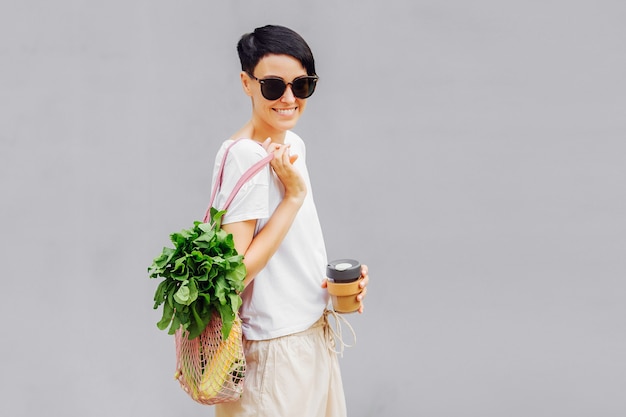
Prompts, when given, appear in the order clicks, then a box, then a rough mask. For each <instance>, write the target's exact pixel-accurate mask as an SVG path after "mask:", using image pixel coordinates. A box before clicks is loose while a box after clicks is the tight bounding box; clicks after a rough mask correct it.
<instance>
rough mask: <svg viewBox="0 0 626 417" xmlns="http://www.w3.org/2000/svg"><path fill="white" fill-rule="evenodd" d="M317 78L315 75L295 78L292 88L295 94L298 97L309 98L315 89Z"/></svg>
mask: <svg viewBox="0 0 626 417" xmlns="http://www.w3.org/2000/svg"><path fill="white" fill-rule="evenodd" d="M316 83H317V78H315V77H301V78H296V79H295V80H293V84H292V87H291V88H292V90H293V95H294V96H296V97H298V98H309V97H311V95H312V94H313V92H314V91H315V85H316Z"/></svg>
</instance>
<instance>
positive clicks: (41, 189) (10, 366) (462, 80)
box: [0, 0, 626, 417]
mask: <svg viewBox="0 0 626 417" xmlns="http://www.w3.org/2000/svg"><path fill="white" fill-rule="evenodd" d="M624 4H625V3H623V2H620V1H601V0H594V1H587V2H583V1H565V0H564V1H553V0H546V1H495V0H492V1H487V0H481V1H473V2H467V1H461V0H455V1H434V0H432V1H424V0H403V1H402V0H390V1H366V0H360V1H357V0H350V1H337V2H323V1H319V2H313V1H307V2H296V1H292V2H285V1H273V0H272V1H269V0H267V1H263V2H261V1H232V0H231V1H224V2H217V1H199V0H198V1H187V0H185V1H166V0H144V1H129V0H123V1H122V0H115V1H113V0H109V1H93V2H86V1H79V0H75V1H71V0H56V1H42V0H40V1H26V0H24V1H3V2H2V4H1V5H0V75H1V77H0V173H1V179H2V181H1V183H0V187H1V188H0V196H1V197H0V198H1V199H2V204H1V206H0V218H1V219H2V220H1V222H2V223H1V230H2V237H3V239H2V243H0V250H1V265H2V266H1V271H2V272H1V274H2V288H1V291H0V294H1V302H0V309H1V310H0V313H1V316H2V318H3V332H2V334H3V336H2V344H1V345H0V346H1V347H0V358H1V368H0V388H1V392H2V400H1V401H0V414H1V415H3V416H11V417H19V416H33V415H39V416H64V417H68V416H77V417H84V416H94V417H95V416H106V417H109V416H116V417H121V416H133V417H134V416H151V417H157V416H210V415H213V409H212V408H209V407H203V406H200V405H197V404H195V403H193V402H192V401H191V400H190V399H189V398H188V397H187V396H186V395H185V394H184V393H183V392H182V391H181V390H180V389H179V388H178V386H177V383H176V382H175V381H174V379H173V372H174V363H173V360H174V351H173V340H172V338H171V337H170V336H168V335H167V334H166V333H165V332H160V331H159V330H157V328H156V326H155V323H156V321H158V319H159V313H158V312H156V311H154V310H152V301H151V300H152V295H153V292H154V289H155V287H156V284H157V283H156V282H155V281H154V280H149V279H148V278H147V274H146V268H147V266H148V265H149V264H150V262H151V260H152V258H153V257H154V256H156V255H157V254H158V252H159V251H160V250H161V248H162V246H164V245H166V244H168V240H167V235H168V234H169V233H170V232H173V231H177V230H180V229H181V228H183V227H188V225H190V223H191V221H193V220H194V219H197V218H198V217H200V216H201V214H202V213H203V211H204V209H205V206H206V204H207V203H208V192H209V187H210V171H211V165H212V162H213V157H214V154H215V151H216V149H217V146H218V144H219V143H220V142H221V141H222V140H223V139H224V138H226V137H228V136H229V135H230V134H231V133H232V132H233V131H234V130H236V129H238V128H239V127H240V125H242V124H243V123H244V122H245V121H246V120H247V118H248V116H249V112H250V110H249V102H248V100H247V98H246V97H245V96H244V95H243V93H242V92H241V89H240V86H239V79H238V70H239V68H238V63H237V57H236V52H235V44H236V42H237V40H238V38H239V36H240V35H241V34H243V33H244V32H247V31H250V30H252V29H253V28H254V27H257V26H260V25H263V24H266V23H278V24H284V25H287V26H290V27H292V28H294V29H295V30H297V31H298V32H300V33H301V34H302V35H303V36H304V37H305V39H307V40H308V41H309V43H310V45H311V47H312V48H313V50H314V53H315V56H316V59H317V63H318V71H319V75H320V77H321V81H320V85H319V89H318V92H316V94H315V95H314V96H313V97H312V98H311V99H310V100H309V105H308V109H307V114H306V115H305V117H304V118H303V120H302V121H301V123H300V124H299V126H298V129H297V131H298V133H300V134H301V135H302V136H303V137H304V138H305V140H306V141H307V143H308V162H309V167H310V170H311V174H312V177H313V183H314V189H315V197H316V200H317V204H318V208H319V212H320V216H321V219H322V222H323V225H324V231H325V235H326V239H327V243H328V253H329V257H331V258H336V257H356V258H358V259H361V260H362V261H363V262H365V263H367V264H369V266H370V269H371V285H370V294H369V296H368V298H367V308H366V313H365V314H364V315H362V316H350V320H351V321H352V324H353V326H354V327H355V329H356V331H357V332H358V343H357V345H356V346H355V347H354V348H351V349H349V350H348V352H347V353H346V355H345V357H344V358H343V359H342V360H341V364H342V368H343V371H344V379H345V385H346V393H347V401H348V405H349V409H350V415H351V416H420V417H440V416H441V417H443V416H446V417H448V416H454V417H456V416H462V417H465V416H468V417H469V416H477V417H478V416H480V417H491V416H493V417H502V416H507V417H517V416H519V417H527V416H532V417H540V416H545V417H554V416H566V417H574V416H581V417H582V416H594V417H596V416H601V417H612V416H616V417H617V416H620V417H622V416H624V415H626V395H625V392H626V357H625V352H626V334H625V333H624V332H625V329H626V327H625V325H626V303H625V295H626V284H625V282H624V279H625V277H626V260H625V259H626V258H625V249H626V219H625V210H626V195H625V188H626V187H625V186H626V181H625V180H626V168H625V166H626V163H625V162H626V161H625V159H626V145H625V144H624V140H625V139H626V121H625V120H626V114H625V113H626V110H625V109H626V81H625V74H626V50H625V44H626V43H625V40H626V29H625V28H626V25H624V22H625V21H626V6H625V5H624ZM302 389H307V387H302Z"/></svg>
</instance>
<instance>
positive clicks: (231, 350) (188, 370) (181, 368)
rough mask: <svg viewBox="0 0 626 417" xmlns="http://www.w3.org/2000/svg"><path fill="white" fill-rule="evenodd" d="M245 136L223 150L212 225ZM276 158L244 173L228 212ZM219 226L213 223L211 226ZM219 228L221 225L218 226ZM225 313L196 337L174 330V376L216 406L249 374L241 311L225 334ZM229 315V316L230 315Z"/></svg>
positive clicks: (238, 391)
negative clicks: (231, 159) (229, 165)
mask: <svg viewBox="0 0 626 417" xmlns="http://www.w3.org/2000/svg"><path fill="white" fill-rule="evenodd" d="M241 140H242V139H237V140H235V141H233V143H232V144H231V145H230V146H229V147H228V148H227V149H226V151H225V152H224V155H223V158H222V163H221V165H220V169H219V171H218V174H217V177H216V181H215V185H214V187H213V192H212V195H211V200H210V203H209V207H208V208H207V211H206V213H205V215H204V220H203V222H204V223H209V224H211V209H212V208H213V202H214V201H215V197H216V195H217V191H218V190H219V189H220V187H221V184H222V177H223V174H224V166H225V165H226V157H227V155H228V151H229V150H230V148H232V147H233V146H234V145H235V144H236V143H238V142H239V141H241ZM273 157H274V155H273V153H270V154H268V155H267V156H266V157H265V158H263V159H261V160H260V161H258V162H256V163H255V164H254V165H253V166H251V167H250V168H249V169H248V170H247V171H246V172H244V174H243V175H242V176H241V178H240V179H239V181H238V182H237V183H236V184H235V186H234V188H233V190H232V191H231V193H230V195H229V196H228V198H227V200H226V202H225V204H224V207H223V208H222V210H224V211H226V210H227V209H228V206H229V205H230V203H231V202H232V201H233V199H234V198H235V195H236V194H237V192H238V191H239V189H240V188H241V187H242V186H243V184H244V183H245V182H246V181H248V180H249V179H250V178H252V177H253V176H254V175H256V174H257V173H259V172H260V171H261V170H262V169H264V168H265V167H266V166H267V165H268V164H269V162H270V161H271V160H272V158H273ZM215 226H216V225H215V224H214V223H213V224H212V227H215ZM217 227H218V228H219V226H217ZM221 313H223V311H222V312H218V311H214V312H213V313H212V314H211V316H210V320H208V324H207V325H206V327H205V328H204V329H203V330H202V331H201V332H200V334H199V335H197V337H193V338H189V332H188V331H187V330H185V329H184V328H183V327H180V328H178V329H177V330H176V331H175V332H174V340H175V345H176V373H175V376H174V377H175V378H176V379H177V380H178V382H179V383H180V386H181V387H182V388H183V390H185V392H187V394H189V396H190V397H191V398H192V399H193V400H195V401H197V402H199V403H200V404H205V405H213V404H219V403H224V402H230V401H236V400H238V399H239V398H241V395H242V393H243V389H244V378H245V374H246V360H245V355H244V350H243V339H242V325H241V318H240V317H239V314H238V312H236V311H235V312H234V313H233V314H234V321H233V323H232V327H231V329H230V332H229V333H227V335H224V334H223V331H222V330H223V329H222V327H223V322H222V316H221V315H220V314H221ZM229 317H230V316H229Z"/></svg>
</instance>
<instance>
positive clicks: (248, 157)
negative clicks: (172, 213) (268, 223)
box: [213, 140, 270, 224]
mask: <svg viewBox="0 0 626 417" xmlns="http://www.w3.org/2000/svg"><path fill="white" fill-rule="evenodd" d="M230 143H232V142H230V141H227V142H226V143H225V144H224V145H222V148H221V149H220V151H219V152H218V154H217V157H216V164H215V170H214V174H213V184H215V176H216V175H217V171H218V170H219V164H221V160H222V157H223V155H224V152H225V150H226V147H227V146H228V145H229V144H230ZM265 156H267V152H266V151H265V149H264V148H263V147H262V146H261V145H259V144H258V143H257V142H255V141H253V140H242V141H239V142H238V143H237V144H235V145H234V146H233V147H232V148H231V149H230V150H229V151H228V156H227V158H226V162H225V166H224V174H223V176H222V186H221V188H220V190H219V192H218V193H217V195H216V196H215V202H214V204H213V207H215V208H217V209H222V208H223V206H224V204H225V203H226V200H227V199H228V196H229V195H230V193H231V192H232V190H233V189H234V187H235V184H237V181H239V179H240V178H241V176H242V175H243V174H244V173H245V172H246V170H248V168H250V167H251V166H252V165H254V164H255V163H256V162H258V161H260V160H261V159H263V158H264V157H265ZM269 179H270V168H269V164H268V166H267V167H265V168H263V169H262V170H261V171H260V172H259V173H257V174H256V175H255V176H253V177H252V178H250V179H249V180H248V181H247V182H246V183H245V184H244V185H243V186H242V187H241V189H240V190H239V192H238V193H237V195H236V196H235V198H234V199H233V201H232V202H231V204H230V207H228V209H227V210H226V214H225V215H224V217H223V219H222V224H229V223H235V222H240V221H246V220H252V219H263V218H267V217H269V198H268V189H269Z"/></svg>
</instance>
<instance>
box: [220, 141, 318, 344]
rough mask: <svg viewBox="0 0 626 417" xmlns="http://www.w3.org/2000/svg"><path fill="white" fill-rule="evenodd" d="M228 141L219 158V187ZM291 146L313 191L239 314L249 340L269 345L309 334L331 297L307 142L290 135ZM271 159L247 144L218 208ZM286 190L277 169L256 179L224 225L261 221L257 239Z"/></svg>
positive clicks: (236, 156)
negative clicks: (270, 341) (325, 285)
mask: <svg viewBox="0 0 626 417" xmlns="http://www.w3.org/2000/svg"><path fill="white" fill-rule="evenodd" d="M231 143H232V140H227V141H225V142H224V143H223V144H222V147H221V148H220V150H219V151H218V153H217V156H216V162H215V168H214V171H213V183H215V176H216V173H217V171H218V169H219V165H220V164H221V160H222V157H223V155H224V151H225V149H226V147H227V146H228V145H230V144H231ZM285 143H286V144H290V145H291V153H292V154H298V159H297V160H296V162H295V163H294V167H295V168H297V169H298V170H299V171H300V174H301V175H302V177H303V178H304V181H305V182H306V186H307V190H308V192H307V195H306V198H305V200H304V203H303V204H302V207H301V208H300V210H299V211H298V214H297V216H296V218H295V220H294V222H293V224H292V226H291V228H290V229H289V232H288V233H287V235H286V236H285V239H284V240H283V242H282V244H281V245H280V247H279V248H278V250H277V251H276V253H275V254H274V256H272V258H271V259H270V260H269V262H268V263H267V265H266V266H265V268H263V270H261V271H260V272H259V273H258V275H257V276H256V277H255V278H254V280H253V281H252V282H251V283H250V284H249V285H248V287H246V289H245V291H244V292H243V293H242V299H243V305H242V307H241V309H240V311H239V313H240V316H241V320H242V322H243V333H244V336H245V337H246V338H247V339H248V340H266V339H272V338H275V337H280V336H285V335H288V334H293V333H296V332H299V331H302V330H306V329H307V328H309V327H310V326H311V325H312V324H313V323H315V322H316V321H317V320H318V319H319V318H320V317H321V315H322V314H323V312H324V309H325V308H326V306H327V304H328V293H327V291H326V290H325V289H323V288H321V283H322V281H323V279H324V276H325V274H326V263H327V258H326V248H325V245H324V238H323V235H322V228H321V226H320V222H319V219H318V216H317V210H316V208H315V203H314V201H313V193H312V191H311V181H310V179H309V174H308V170H307V167H306V148H305V145H304V142H303V141H302V139H301V138H300V137H299V136H298V135H296V134H295V133H293V132H291V131H287V134H286V137H285ZM266 155H267V152H266V151H265V149H264V148H263V147H262V146H261V145H260V144H259V143H257V142H255V141H253V140H242V141H239V142H238V143H237V144H236V145H234V146H233V147H232V148H231V149H230V151H229V152H228V157H227V159H226V166H225V168H224V174H223V181H222V187H221V190H220V192H219V193H218V195H217V196H216V198H215V203H214V207H216V208H221V207H222V206H223V205H224V203H225V201H226V198H228V195H229V194H230V192H231V190H232V189H233V187H234V185H235V183H236V182H237V181H238V180H239V178H241V175H242V174H243V173H244V172H245V171H246V170H247V169H248V168H249V167H250V166H252V165H253V164H254V163H255V162H257V161H259V160H261V159H263V157H265V156H266ZM283 195H284V187H283V185H282V183H281V182H280V180H279V179H278V177H277V176H276V174H275V173H274V172H273V170H272V169H271V167H270V166H269V165H268V167H267V168H265V169H263V170H262V171H261V172H260V173H258V174H257V175H255V176H254V177H253V178H251V179H250V180H249V181H248V182H247V183H246V184H245V185H244V186H243V187H242V188H241V190H239V193H238V194H237V196H236V197H235V198H234V200H233V201H232V203H231V205H230V207H229V208H228V211H227V212H226V214H225V215H224V218H223V221H222V223H223V224H228V223H234V222H238V221H245V220H251V219H257V226H256V230H255V235H256V233H258V232H259V231H260V230H261V229H262V228H263V227H264V226H265V224H266V223H267V221H268V220H269V218H270V217H271V215H272V213H273V212H274V210H275V209H276V207H277V206H278V204H279V203H280V202H281V201H282V198H283Z"/></svg>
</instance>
